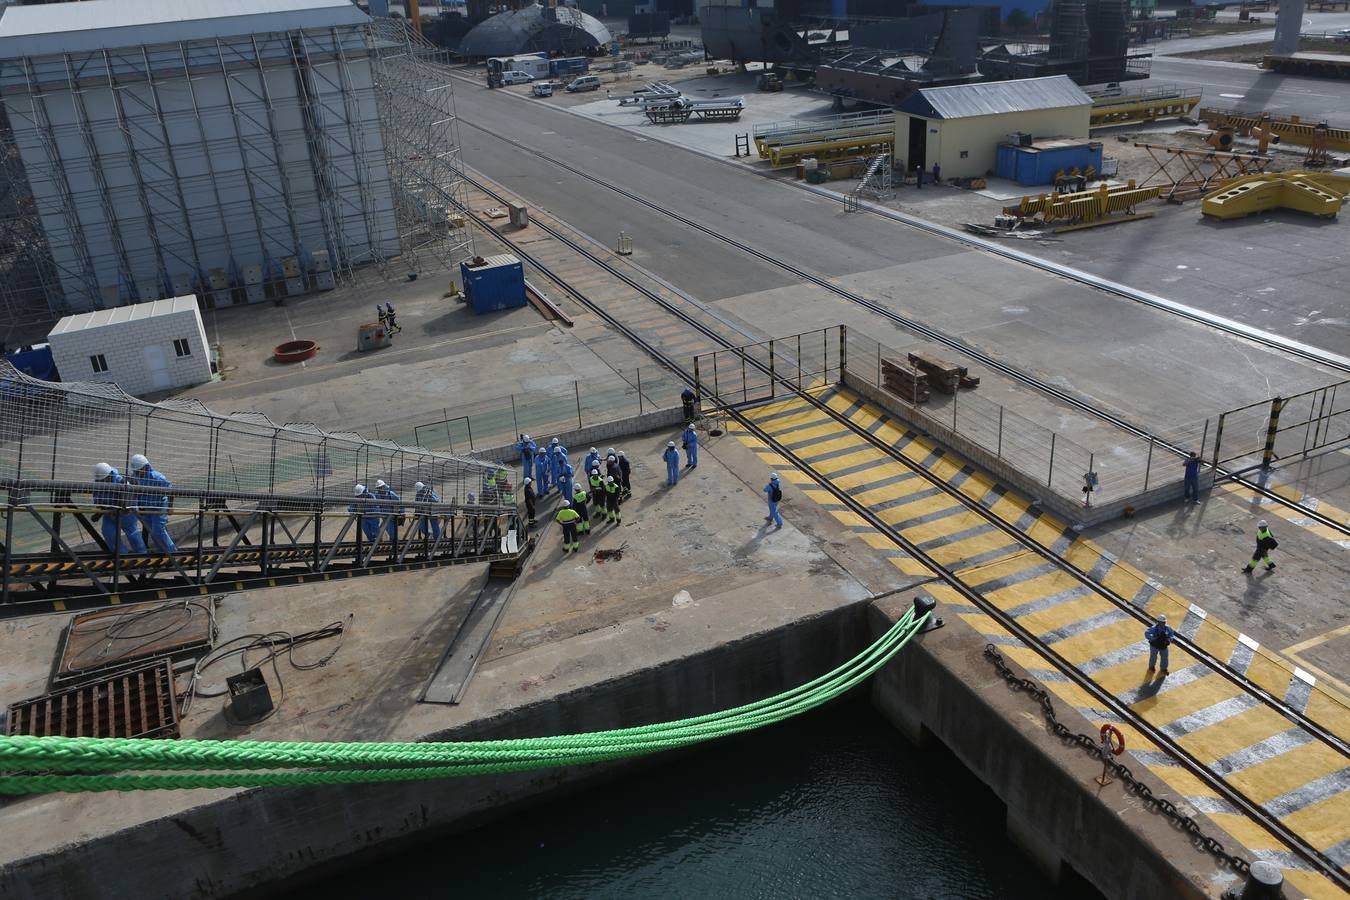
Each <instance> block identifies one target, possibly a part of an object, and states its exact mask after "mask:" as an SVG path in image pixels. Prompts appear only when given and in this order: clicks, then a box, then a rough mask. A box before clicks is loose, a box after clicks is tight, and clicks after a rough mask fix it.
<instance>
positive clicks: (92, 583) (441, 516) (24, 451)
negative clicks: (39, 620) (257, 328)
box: [0, 362, 524, 606]
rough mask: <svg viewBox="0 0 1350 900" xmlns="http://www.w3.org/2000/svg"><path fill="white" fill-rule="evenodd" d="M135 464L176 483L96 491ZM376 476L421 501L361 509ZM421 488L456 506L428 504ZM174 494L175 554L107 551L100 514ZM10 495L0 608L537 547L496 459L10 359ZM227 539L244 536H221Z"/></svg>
mask: <svg viewBox="0 0 1350 900" xmlns="http://www.w3.org/2000/svg"><path fill="white" fill-rule="evenodd" d="M135 453H144V454H145V455H147V456H148V457H149V458H150V460H151V462H152V463H153V464H154V466H155V467H156V468H157V469H158V470H160V471H162V472H164V473H166V475H167V476H168V477H169V478H170V479H171V480H172V482H173V486H172V487H171V488H167V489H165V488H154V487H150V486H134V487H124V488H117V487H115V486H114V485H112V484H110V483H108V482H103V483H100V484H95V483H91V482H90V481H88V480H87V479H89V478H90V476H91V472H92V466H93V465H94V464H95V463H96V462H108V463H109V464H111V465H113V466H114V467H116V468H124V466H125V462H126V460H127V459H129V457H130V456H131V455H132V454H135ZM376 477H380V478H383V479H384V480H386V482H387V483H388V484H389V486H390V487H391V488H392V489H393V490H394V491H395V492H397V493H399V494H400V496H406V497H407V498H408V499H406V500H393V499H387V500H386V499H381V500H378V501H372V500H361V499H354V498H353V496H352V485H354V484H355V483H357V482H363V483H368V484H371V485H374V483H375V479H376ZM416 481H423V482H425V483H427V484H429V485H431V486H432V487H433V488H434V489H435V490H437V491H438V492H439V493H440V495H441V496H442V498H443V501H444V502H440V503H417V502H416V501H415V500H414V499H413V497H414V493H415V492H414V490H413V485H414V482H416ZM95 491H97V492H98V494H99V495H100V497H99V502H95V497H94V492H95ZM105 495H106V496H105ZM165 496H167V497H169V498H170V501H171V502H170V504H169V509H168V510H167V513H166V514H167V515H168V516H169V523H168V524H169V528H170V534H171V535H172V536H173V538H174V541H175V543H177V544H180V545H181V549H180V552H179V553H177V554H151V555H148V556H137V557H126V556H124V555H122V554H121V552H120V544H121V543H122V541H120V540H119V542H118V543H119V547H111V546H108V544H107V543H105V541H104V538H103V536H102V534H101V533H100V531H99V529H96V528H94V526H93V519H94V517H95V516H98V515H114V516H119V517H120V516H123V515H131V516H136V515H138V513H137V508H138V507H143V508H145V509H151V508H155V509H156V512H154V513H146V515H157V514H160V513H159V512H158V509H159V508H160V507H162V506H163V501H162V500H159V501H158V502H154V501H155V500H156V499H157V498H161V497H165ZM0 500H3V505H2V506H0V515H2V516H3V520H4V521H3V537H4V543H3V547H4V557H3V565H4V569H3V581H4V587H3V598H2V599H0V606H3V602H6V601H18V600H23V599H40V598H45V597H49V596H66V595H70V596H81V597H89V596H104V597H115V596H120V595H122V594H123V593H125V592H127V591H135V590H144V591H148V592H150V593H149V596H152V597H153V596H158V594H157V593H156V592H158V591H165V590H176V589H188V590H205V589H206V588H207V586H208V585H211V584H215V583H218V582H220V581H232V582H233V581H241V580H245V579H247V578H248V577H258V578H276V577H281V576H291V575H303V574H313V575H323V574H325V573H327V572H329V571H330V570H331V569H334V568H337V567H342V568H348V569H365V570H369V569H372V568H379V567H387V566H398V565H403V566H406V565H410V564H412V563H418V564H428V565H429V564H437V565H440V564H446V563H448V562H455V561H462V560H467V559H490V558H495V557H497V556H498V555H499V554H501V553H506V554H507V555H510V554H513V553H515V552H516V550H517V549H519V547H518V544H519V543H523V542H524V538H523V535H524V531H523V530H522V529H521V528H520V524H519V522H518V520H517V518H516V504H515V497H514V494H513V486H512V485H511V484H510V473H509V470H507V469H505V468H504V467H502V466H499V465H496V464H494V463H490V462H486V461H484V460H480V459H476V458H472V457H466V456H459V455H456V454H452V453H444V452H437V451H432V450H428V449H426V448H423V447H408V446H403V445H400V444H396V443H393V442H391V441H370V440H366V439H364V438H362V437H361V436H360V435H358V434H354V433H350V432H341V433H339V432H326V431H323V430H322V429H319V428H317V427H315V426H313V425H309V424H292V425H277V424H274V423H273V422H271V421H269V420H268V419H267V417H266V416H262V415H257V414H248V413H233V414H229V415H221V414H219V413H215V412H212V411H211V410H210V409H208V408H207V407H205V406H203V405H202V404H200V403H198V402H196V401H185V400H166V401H163V402H161V403H146V402H144V401H141V400H137V399H136V398H134V397H131V396H129V395H127V394H125V393H123V392H122V391H121V390H120V389H119V388H118V387H117V386H116V385H111V384H79V383H74V384H69V383H62V384H53V383H50V382H45V381H40V380H38V379H35V378H30V377H28V376H26V375H23V374H21V373H20V372H18V371H17V370H16V369H14V367H13V366H11V365H10V364H9V363H6V362H0ZM175 507H176V508H175ZM363 518H365V519H372V518H373V519H378V520H379V521H378V522H369V521H368V522H366V523H365V524H367V525H370V526H374V525H376V524H378V526H379V529H380V530H379V532H378V534H379V535H380V537H379V538H378V539H376V540H374V541H372V540H370V538H369V537H367V536H365V535H363V534H362V531H361V529H360V528H356V530H355V532H353V526H354V525H356V524H358V523H359V520H360V519H363ZM431 520H435V521H436V522H437V523H438V524H443V525H444V530H443V531H442V532H441V537H440V539H438V540H437V539H430V538H428V539H425V540H418V536H419V535H420V533H421V530H422V529H421V525H422V524H423V523H429V521H431ZM391 523H392V524H391ZM222 526H224V527H223V528H222ZM428 530H431V529H428ZM513 530H514V531H515V533H516V534H517V535H518V536H519V537H518V544H517V546H515V547H507V548H506V549H505V550H503V549H502V548H501V546H500V539H501V538H504V537H507V536H508V535H509V534H510V532H512V531H513ZM222 531H225V532H227V533H229V534H232V537H229V538H228V539H226V538H222V536H221V534H222ZM222 541H227V542H225V543H222ZM241 569H243V570H247V571H249V572H252V575H251V576H250V575H247V574H240V570H241ZM72 582H74V585H72Z"/></svg>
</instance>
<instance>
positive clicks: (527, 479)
mask: <svg viewBox="0 0 1350 900" xmlns="http://www.w3.org/2000/svg"><path fill="white" fill-rule="evenodd" d="M522 484H534V479H533V478H526V479H525V480H524V481H523V482H522Z"/></svg>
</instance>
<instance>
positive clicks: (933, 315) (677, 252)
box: [456, 83, 1344, 422]
mask: <svg viewBox="0 0 1350 900" xmlns="http://www.w3.org/2000/svg"><path fill="white" fill-rule="evenodd" d="M456 94H457V97H456V102H457V105H458V107H459V112H460V115H461V116H462V117H463V118H464V119H465V120H466V121H473V122H479V123H481V124H482V125H484V126H485V127H488V128H491V129H493V130H494V131H499V132H502V133H505V134H508V135H510V136H512V137H514V138H515V139H517V140H520V141H523V142H528V143H530V144H532V145H535V146H539V147H541V148H542V149H544V150H546V151H547V152H549V153H550V154H551V155H554V156H560V157H562V158H565V159H567V160H569V161H570V163H571V164H572V165H574V166H577V167H578V168H581V169H583V170H585V171H589V172H594V173H595V174H597V175H598V176H600V177H603V178H606V179H608V180H611V181H615V182H618V183H619V184H621V185H622V186H624V187H625V188H627V189H629V190H632V191H634V192H636V193H639V194H641V195H643V196H645V197H648V198H651V199H653V200H659V201H660V202H661V203H663V204H666V205H667V206H668V207H669V208H671V209H672V210H674V211H676V212H679V213H680V214H682V215H684V216H687V217H689V218H691V219H693V220H695V221H700V222H706V223H709V224H710V225H713V226H715V227H717V228H719V229H720V230H723V231H727V232H730V233H733V234H735V235H737V236H738V237H740V238H741V239H742V240H744V241H746V242H748V243H751V244H753V245H755V246H757V247H760V248H761V249H763V250H764V251H766V252H768V253H771V254H774V255H775V256H779V257H782V258H785V259H790V260H792V261H794V262H795V263H797V264H799V265H801V266H803V267H806V268H809V269H813V270H815V271H817V272H820V273H822V274H825V275H828V276H832V277H835V278H836V279H838V280H840V281H842V282H845V283H847V284H848V285H850V286H851V287H853V288H854V289H856V290H861V291H863V292H865V293H867V294H868V295H869V296H872V297H875V298H878V299H879V300H881V301H882V302H885V303H888V304H889V305H891V306H892V307H895V308H897V309H900V310H903V311H905V312H906V313H908V314H910V315H913V316H915V317H917V318H919V319H922V320H926V321H928V322H929V323H930V324H933V325H935V326H937V327H939V328H942V329H944V330H945V331H947V332H948V333H951V334H957V335H960V336H962V337H963V338H965V339H966V340H968V341H970V342H971V343H972V344H975V345H978V346H981V347H983V348H985V349H987V350H989V351H990V352H993V353H996V354H1000V355H1002V356H1004V357H1005V358H1007V359H1009V360H1010V361H1014V362H1016V363H1017V364H1020V365H1024V366H1026V367H1029V368H1033V369H1036V370H1040V371H1043V372H1045V374H1046V376H1047V377H1053V378H1057V379H1059V380H1060V381H1061V383H1063V384H1064V385H1065V386H1066V387H1071V388H1072V389H1075V390H1077V391H1079V392H1080V393H1081V394H1085V395H1089V396H1093V397H1096V398H1098V399H1099V400H1100V401H1101V402H1103V403H1104V404H1106V405H1108V406H1112V407H1114V408H1117V409H1120V410H1124V411H1128V412H1129V413H1130V414H1131V415H1133V416H1136V417H1138V418H1140V419H1144V420H1149V421H1155V422H1177V421H1190V420H1192V419H1200V418H1203V417H1204V416H1205V415H1208V414H1209V413H1210V412H1212V411H1214V410H1216V409H1223V408H1229V407H1231V406H1233V405H1234V401H1235V398H1237V397H1250V399H1251V400H1253V401H1254V400H1257V399H1260V398H1262V397H1266V396H1269V395H1270V394H1269V392H1270V391H1278V390H1284V389H1287V388H1288V387H1289V386H1291V385H1301V386H1303V387H1305V388H1306V387H1311V386H1313V385H1315V384H1321V383H1324V382H1326V381H1328V380H1329V378H1328V377H1327V375H1325V374H1323V373H1318V372H1314V371H1312V370H1310V369H1309V368H1308V367H1307V366H1306V365H1304V364H1301V363H1294V362H1292V361H1290V360H1288V359H1285V358H1283V357H1282V356H1281V355H1279V354H1275V353H1267V352H1264V351H1257V352H1256V353H1255V354H1253V349H1252V347H1251V346H1250V345H1246V344H1244V343H1243V342H1239V341H1233V340H1232V339H1230V338H1228V337H1226V336H1222V335H1219V334H1218V333H1216V332H1214V331H1213V330H1211V329H1208V328H1205V327H1203V326H1198V325H1193V324H1189V323H1185V322H1183V321H1180V320H1177V319H1176V318H1175V317H1173V316H1170V315H1168V314H1165V313H1161V312H1158V311H1155V310H1150V309H1147V308H1144V307H1141V306H1139V305H1137V304H1133V303H1130V302H1128V301H1122V300H1119V299H1113V298H1110V297H1107V296H1106V295H1103V294H1101V293H1099V292H1096V291H1092V290H1089V289H1087V288H1084V287H1082V286H1080V285H1077V284H1074V283H1070V282H1066V281H1064V280H1063V279H1059V278H1054V277H1051V276H1048V275H1044V274H1041V273H1038V272H1035V271H1033V270H1030V269H1028V268H1026V267H1024V266H1021V265H1018V264H1015V263H1011V262H1005V261H1001V260H999V259H997V258H995V257H993V256H992V255H990V254H988V253H984V252H982V251H979V250H971V249H968V248H966V247H965V246H964V245H961V244H958V243H956V242H953V241H949V240H946V239H942V238H937V237H933V236H929V235H927V234H924V233H922V232H919V231H917V230H915V229H913V228H910V227H908V226H905V225H902V224H899V223H895V222H892V221H888V220H884V219H881V218H879V217H874V216H849V215H845V214H843V213H842V211H841V209H840V207H839V205H838V204H837V203H834V202H831V201H830V200H828V199H826V198H823V197H820V196H816V195H812V194H810V193H808V192H806V191H802V190H799V189H796V188H792V187H786V186H783V185H781V184H777V183H773V182H770V181H768V180H766V179H763V178H759V177H756V176H753V175H751V174H749V173H747V172H745V171H744V170H741V169H738V168H736V167H733V166H730V165H727V164H724V163H720V162H717V161H715V160H711V159H708V158H706V157H703V156H700V155H697V154H693V153H690V152H689V151H686V150H683V149H680V148H677V147H672V146H669V145H667V144H664V143H661V142H658V141H652V140H647V139H644V138H642V137H641V136H640V135H635V134H632V133H628V132H623V131H620V130H617V129H610V128H607V127H605V126H599V125H597V124H596V123H594V122H591V121H587V120H584V119H582V118H580V117H577V116H572V115H569V114H566V113H562V112H560V111H558V110H554V109H552V108H550V107H548V106H546V105H544V104H533V103H528V102H524V101H516V100H512V99H510V98H508V97H498V96H496V95H492V94H489V92H488V91H486V90H483V89H479V88H476V87H470V86H468V85H464V86H463V87H461V86H460V84H459V83H457V84H456ZM692 127H697V126H692ZM461 136H462V140H463V143H464V156H465V159H466V161H467V162H468V163H469V164H470V165H471V166H474V167H476V168H478V169H480V170H481V171H483V172H484V173H485V174H487V175H489V176H490V177H492V178H494V179H496V180H498V181H499V182H501V183H502V184H504V185H505V186H506V187H507V188H508V189H510V190H513V191H516V192H518V193H519V194H521V195H522V196H524V197H526V198H527V199H528V200H529V201H530V202H531V203H532V204H534V205H537V206H541V207H543V208H546V209H548V210H550V211H552V212H554V213H556V214H557V215H559V216H561V217H562V218H564V219H566V220H568V221H569V222H571V223H572V224H573V225H574V226H576V227H577V228H579V229H581V230H583V231H585V232H586V233H588V234H591V235H594V236H595V237H597V238H598V239H600V240H603V241H605V242H607V243H608V242H610V241H612V240H613V238H614V237H615V236H616V235H617V234H618V232H619V231H620V230H624V231H627V232H629V233H630V234H632V235H633V238H634V241H635V243H636V246H637V248H638V252H637V254H635V258H636V260H637V261H638V262H640V263H641V264H642V265H644V266H646V267H648V268H649V269H651V270H653V271H655V272H656V273H657V274H658V275H660V276H661V277H664V278H666V279H667V280H669V281H671V282H673V283H675V284H677V285H679V286H680V287H682V288H684V289H685V290H687V291H689V292H691V293H693V294H694V295H696V296H698V297H699V298H700V299H702V300H704V301H706V302H717V303H720V305H721V306H722V308H723V309H724V310H726V311H727V312H730V313H731V314H734V315H736V316H740V317H742V318H744V319H746V320H747V321H749V322H750V323H751V325H752V326H753V327H754V328H756V329H757V330H759V331H761V332H763V333H765V334H768V335H773V334H791V333H795V332H797V331H803V330H808V329H811V328H815V327H820V326H822V325H827V324H836V323H838V322H840V321H848V322H850V323H851V327H859V328H861V329H863V331H862V333H864V334H867V335H868V336H870V337H873V338H876V339H878V340H881V341H882V342H884V343H887V344H889V345H890V346H893V347H903V346H907V345H912V344H913V342H914V338H913V337H912V336H909V335H904V334H901V333H899V332H898V329H897V328H896V326H894V325H892V324H890V323H887V322H884V321H881V320H878V319H877V318H876V317H873V316H871V315H870V314H867V313H863V312H860V311H859V310H858V309H857V308H856V307H852V306H849V305H847V304H845V303H842V302H841V301H839V300H837V299H835V298H833V297H829V296H824V295H822V294H821V293H820V292H818V291H814V292H813V291H808V290H804V289H802V287H801V286H800V285H798V284H796V283H795V282H794V280H793V279H792V277H791V276H790V275H789V274H787V273H785V272H783V271H782V270H781V269H778V268H776V267H771V266H769V265H768V264H766V263H763V262H760V261H758V260H756V259H754V258H753V257H750V256H748V255H747V254H745V253H744V252H742V251H739V250H736V249H734V248H730V247H728V246H727V245H725V244H723V243H721V242H719V241H716V240H714V239H712V238H710V237H708V236H706V235H704V234H702V233H701V232H698V231H695V230H693V229H690V228H688V227H686V226H682V225H679V224H677V223H674V222H672V221H671V220H670V219H668V218H666V217H664V216H661V215H659V214H657V213H655V212H652V211H650V210H647V209H645V208H642V207H640V206H638V205H637V204H635V203H634V202H633V201H631V200H628V199H625V198H623V197H621V196H619V195H617V194H615V193H613V192H611V191H608V190H605V189H603V188H599V187H597V186H595V185H593V184H591V183H589V182H586V181H584V180H582V179H580V178H578V177H576V176H575V175H571V174H569V173H567V172H565V171H563V170H560V169H558V168H556V167H554V166H551V165H548V164H547V163H544V162H542V161H539V160H538V159H536V158H533V157H531V156H529V155H527V154H525V153H524V152H523V151H521V150H518V149H514V148H512V147H511V146H510V145H507V144H504V143H503V142H502V141H500V140H498V139H496V138H493V137H490V136H488V135H485V134H484V133H483V132H480V131H478V130H476V129H474V128H472V127H470V126H468V125H465V126H463V127H462V129H461ZM1128 227H1135V228H1137V227H1139V226H1128ZM1126 237H1127V238H1128V235H1126ZM1138 267H1139V268H1143V269H1148V268H1150V265H1149V262H1148V261H1147V260H1144V261H1142V262H1139V263H1138ZM1110 274H1112V275H1114V276H1119V275H1120V274H1121V273H1120V272H1118V271H1111V272H1110ZM1126 274H1128V272H1127V273H1126ZM1186 283H1187V284H1189V282H1186ZM1198 291H1199V293H1208V292H1209V289H1207V288H1206V287H1205V286H1203V285H1200V286H1198ZM1186 299H1187V300H1189V298H1186ZM1285 299H1287V298H1285V297H1284V295H1283V294H1276V295H1274V297H1273V299H1272V301H1271V302H1272V303H1278V301H1281V300H1285ZM1298 308H1299V309H1302V306H1301V305H1300V306H1299V307H1298ZM1282 315H1284V316H1285V318H1293V316H1294V315H1295V312H1294V311H1293V310H1290V311H1288V312H1286V313H1284V314H1282ZM1277 318H1278V316H1277ZM1340 349H1341V350H1343V349H1344V347H1343V346H1342V347H1340ZM1249 360H1250V361H1249ZM1253 365H1258V366H1259V367H1260V371H1261V375H1260V377H1259V378H1256V379H1253V378H1252V377H1250V376H1249V374H1248V373H1250V372H1251V370H1252V366H1253ZM1183 383H1184V384H1186V385H1187V392H1186V393H1185V394H1184V395H1183V396H1175V393H1176V392H1175V390H1174V388H1175V386H1176V385H1177V384H1183ZM1243 402H1246V401H1243Z"/></svg>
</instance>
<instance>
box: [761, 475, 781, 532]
mask: <svg viewBox="0 0 1350 900" xmlns="http://www.w3.org/2000/svg"><path fill="white" fill-rule="evenodd" d="M764 497H765V498H766V499H767V500H768V501H769V514H768V515H767V516H765V517H764V523H765V524H766V525H767V524H768V523H770V522H772V523H774V524H775V525H777V526H778V527H779V528H782V527H783V517H782V516H780V515H779V514H778V504H779V503H782V502H783V488H782V486H781V484H780V482H779V480H778V473H777V472H774V473H773V474H772V475H770V476H769V483H768V484H766V485H764Z"/></svg>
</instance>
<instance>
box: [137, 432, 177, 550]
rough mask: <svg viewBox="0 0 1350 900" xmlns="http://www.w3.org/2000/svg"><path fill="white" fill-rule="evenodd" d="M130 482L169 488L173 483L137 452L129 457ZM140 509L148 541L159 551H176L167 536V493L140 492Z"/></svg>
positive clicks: (138, 500) (138, 499) (138, 502)
mask: <svg viewBox="0 0 1350 900" xmlns="http://www.w3.org/2000/svg"><path fill="white" fill-rule="evenodd" d="M130 480H131V483H132V484H143V485H148V486H153V487H158V488H171V487H173V483H172V482H170V481H169V479H167V478H165V477H164V474H163V473H162V472H159V471H156V470H155V468H154V467H153V466H151V465H150V460H148V459H146V458H145V456H144V455H142V454H140V453H137V454H135V455H133V456H132V457H131V479H130ZM136 505H137V506H138V507H139V508H140V510H141V521H142V522H144V523H145V527H146V530H147V531H149V532H150V541H151V543H153V544H154V545H155V547H156V548H158V549H159V551H160V552H161V553H177V552H178V548H177V547H176V546H174V543H173V538H171V537H170V536H169V495H168V494H161V493H158V492H156V493H152V494H141V495H140V497H138V498H137V500H136Z"/></svg>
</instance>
